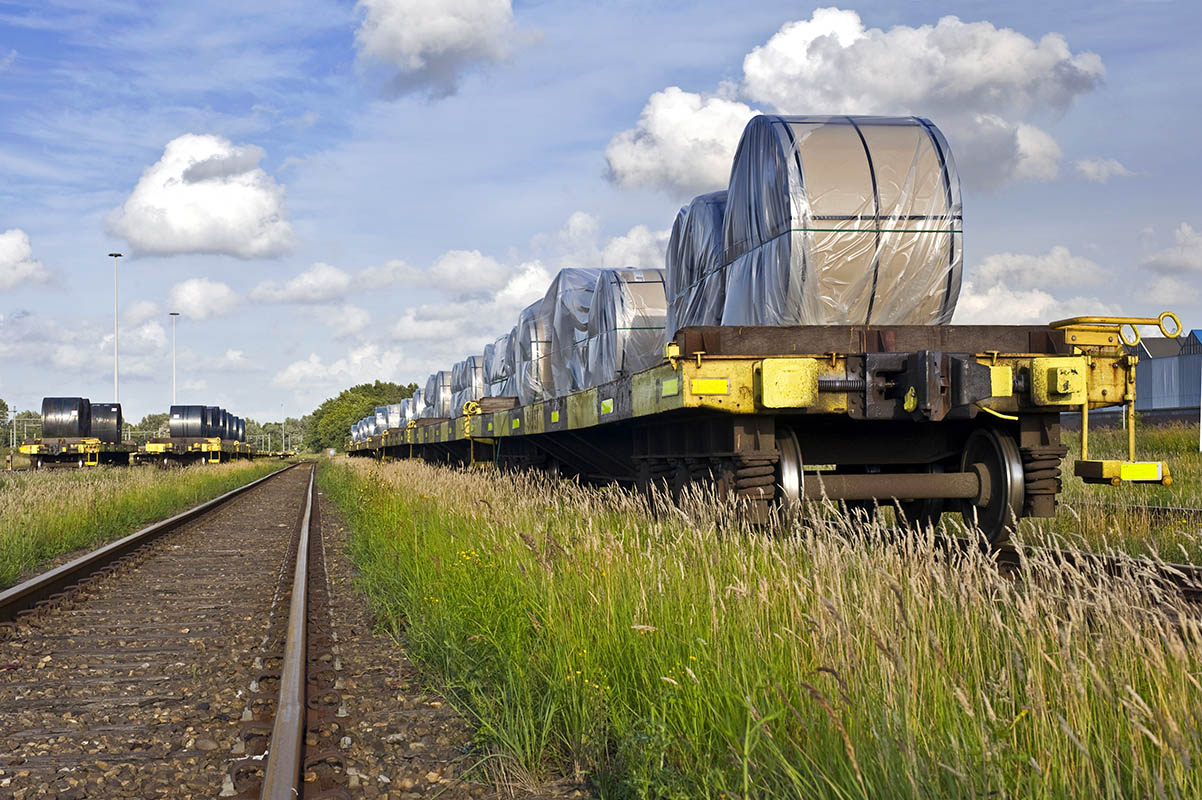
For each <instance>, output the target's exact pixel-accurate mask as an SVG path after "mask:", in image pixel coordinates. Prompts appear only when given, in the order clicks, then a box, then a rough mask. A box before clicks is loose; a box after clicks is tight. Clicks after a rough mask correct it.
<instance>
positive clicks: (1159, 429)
mask: <svg viewBox="0 0 1202 800" xmlns="http://www.w3.org/2000/svg"><path fill="white" fill-rule="evenodd" d="M1136 432H1137V434H1138V435H1137V437H1136V442H1137V450H1136V456H1137V458H1139V459H1140V460H1141V461H1165V462H1167V463H1168V465H1169V469H1170V470H1171V471H1172V476H1173V483H1172V485H1171V486H1161V485H1159V484H1156V485H1151V484H1128V485H1124V486H1121V487H1117V488H1116V487H1110V486H1097V485H1087V484H1084V483H1082V482H1081V481H1079V480H1077V479H1076V478H1073V477H1071V475H1072V464H1073V460H1074V459H1076V458H1077V457H1078V452H1079V450H1078V446H1077V436H1078V434H1076V433H1075V432H1067V431H1066V432H1065V434H1064V441H1065V443H1066V444H1069V446H1070V452H1069V455H1068V458H1066V459H1065V461H1064V467H1063V469H1064V473H1065V476H1066V477H1065V479H1064V494H1063V495H1062V496H1061V509H1060V511H1059V513H1058V514H1057V517H1056V519H1055V520H1054V521H1051V522H1048V521H1042V520H1031V521H1028V522H1024V523H1023V527H1024V532H1026V533H1027V535H1029V536H1031V535H1033V536H1036V537H1039V536H1044V535H1046V534H1047V533H1049V532H1055V533H1057V534H1059V535H1061V536H1064V537H1065V538H1067V539H1068V540H1069V541H1070V542H1073V543H1076V544H1080V545H1081V546H1083V547H1087V548H1090V549H1094V550H1101V549H1106V548H1114V549H1117V550H1120V551H1123V552H1128V553H1135V554H1158V555H1159V556H1160V557H1162V558H1164V559H1165V560H1168V561H1190V562H1202V517H1200V516H1197V515H1191V516H1186V515H1182V516H1179V517H1172V516H1164V515H1155V516H1149V515H1148V514H1146V513H1144V512H1141V511H1138V510H1132V509H1130V508H1129V506H1132V505H1136V506H1172V507H1176V508H1202V453H1199V452H1198V427H1197V425H1184V424H1175V425H1165V426H1142V425H1137V428H1136ZM1089 441H1090V446H1089V450H1090V453H1089V455H1090V458H1117V459H1124V460H1125V459H1126V458H1127V434H1126V431H1124V430H1121V429H1107V430H1097V431H1091V432H1090V437H1089Z"/></svg>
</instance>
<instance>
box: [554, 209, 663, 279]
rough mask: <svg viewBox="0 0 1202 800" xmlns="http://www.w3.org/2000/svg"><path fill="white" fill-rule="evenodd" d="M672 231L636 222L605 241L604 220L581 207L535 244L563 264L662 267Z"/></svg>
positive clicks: (574, 265) (571, 265)
mask: <svg viewBox="0 0 1202 800" xmlns="http://www.w3.org/2000/svg"><path fill="white" fill-rule="evenodd" d="M671 234H672V231H671V230H670V229H669V230H661V231H653V230H651V229H650V228H648V227H647V226H646V225H635V226H634V227H633V228H631V229H630V230H629V231H627V232H626V233H624V234H621V235H619V236H614V237H612V238H610V239H607V240H605V241H602V238H601V221H600V220H599V219H597V218H596V217H594V216H593V215H592V214H589V213H586V212H584V211H577V212H575V213H574V214H572V215H570V216H569V217H568V219H567V221H566V222H565V223H564V226H563V227H562V228H561V229H560V230H558V231H556V232H555V233H551V234H540V235H537V236H535V237H534V238H533V239H532V241H531V245H532V247H533V248H534V250H535V251H536V252H537V253H538V254H539V255H540V257H542V258H544V259H545V260H547V261H550V262H552V263H554V264H558V265H559V266H561V267H644V268H648V269H649V268H662V267H663V266H664V254H665V253H666V252H667V249H668V239H669V238H670V236H671Z"/></svg>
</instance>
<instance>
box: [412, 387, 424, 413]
mask: <svg viewBox="0 0 1202 800" xmlns="http://www.w3.org/2000/svg"><path fill="white" fill-rule="evenodd" d="M409 413H410V414H412V415H413V416H412V417H411V419H420V418H421V417H424V416H427V414H426V390H425V389H414V390H413V397H411V398H410V405H409Z"/></svg>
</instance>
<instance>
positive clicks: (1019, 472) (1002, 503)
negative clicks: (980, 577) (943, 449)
mask: <svg viewBox="0 0 1202 800" xmlns="http://www.w3.org/2000/svg"><path fill="white" fill-rule="evenodd" d="M960 469H961V470H962V471H963V472H976V473H977V475H978V476H980V478H981V494H980V496H979V497H978V498H977V500H976V501H975V502H974V501H972V500H965V501H963V506H962V507H961V508H962V510H961V513H962V514H963V515H964V521H965V522H967V523H968V524H969V525H973V526H975V527H977V528H979V529H980V530H981V533H982V534H984V536H985V539H986V540H987V541H988V542H989V544H991V545H998V544H1002V543H1003V542H1005V541H1006V540H1007V539H1008V538H1010V534H1011V533H1012V532H1013V531H1014V529H1015V528H1017V527H1018V519H1019V515H1020V514H1021V513H1022V510H1023V501H1024V500H1025V499H1026V490H1025V487H1024V485H1023V460H1022V456H1021V455H1019V452H1018V445H1017V444H1015V442H1014V438H1013V437H1012V436H1009V435H1008V434H1005V433H999V432H997V431H995V430H992V429H990V430H978V431H975V432H974V433H973V434H972V435H971V436H969V437H968V442H967V443H966V444H965V445H964V453H963V455H962V456H961V457H960Z"/></svg>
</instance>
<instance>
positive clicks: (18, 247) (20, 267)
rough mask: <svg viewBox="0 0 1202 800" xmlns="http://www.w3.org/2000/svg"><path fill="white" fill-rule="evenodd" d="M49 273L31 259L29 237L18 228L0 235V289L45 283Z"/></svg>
mask: <svg viewBox="0 0 1202 800" xmlns="http://www.w3.org/2000/svg"><path fill="white" fill-rule="evenodd" d="M49 279H50V272H49V270H47V269H46V268H45V267H44V266H42V262H41V261H38V260H37V259H36V258H34V257H33V245H32V244H30V242H29V235H28V234H26V233H25V231H23V230H21V229H20V228H13V229H11V230H7V231H5V232H4V233H0V289H12V288H14V287H16V286H17V285H18V284H22V283H45V282H46V281H47V280H49Z"/></svg>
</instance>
